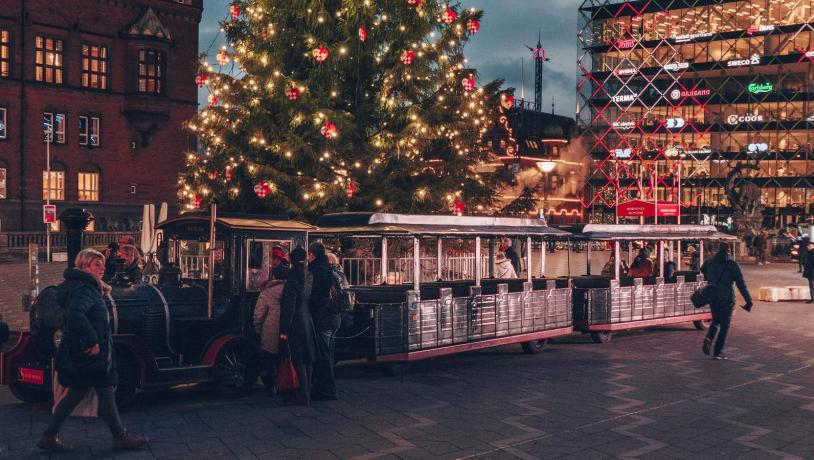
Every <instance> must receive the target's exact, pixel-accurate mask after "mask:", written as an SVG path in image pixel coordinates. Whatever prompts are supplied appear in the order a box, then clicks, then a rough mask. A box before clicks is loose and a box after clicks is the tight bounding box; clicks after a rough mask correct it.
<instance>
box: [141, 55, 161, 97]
mask: <svg viewBox="0 0 814 460" xmlns="http://www.w3.org/2000/svg"><path fill="white" fill-rule="evenodd" d="M138 90H139V92H140V93H151V94H163V93H164V53H162V52H161V51H156V50H139V52H138Z"/></svg>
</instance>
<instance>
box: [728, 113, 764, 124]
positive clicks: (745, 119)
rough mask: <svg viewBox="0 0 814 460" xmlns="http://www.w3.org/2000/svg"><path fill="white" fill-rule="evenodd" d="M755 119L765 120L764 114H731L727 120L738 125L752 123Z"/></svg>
mask: <svg viewBox="0 0 814 460" xmlns="http://www.w3.org/2000/svg"><path fill="white" fill-rule="evenodd" d="M755 121H763V115H734V114H733V115H730V116H728V117H726V122H727V123H729V124H730V125H737V124H738V123H751V122H755Z"/></svg>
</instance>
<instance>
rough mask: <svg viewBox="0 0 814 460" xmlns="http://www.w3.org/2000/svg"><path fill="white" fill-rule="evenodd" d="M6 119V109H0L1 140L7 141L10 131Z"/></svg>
mask: <svg viewBox="0 0 814 460" xmlns="http://www.w3.org/2000/svg"><path fill="white" fill-rule="evenodd" d="M6 119H7V111H6V109H5V108H4V107H0V139H6V138H7V137H8V131H7V129H6V126H7V125H6Z"/></svg>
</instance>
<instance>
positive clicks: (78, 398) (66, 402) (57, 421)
mask: <svg viewBox="0 0 814 460" xmlns="http://www.w3.org/2000/svg"><path fill="white" fill-rule="evenodd" d="M93 389H94V391H96V394H97V395H98V396H99V416H100V417H102V419H103V420H104V421H105V423H106V424H107V426H108V428H110V432H111V433H112V434H113V437H120V436H122V435H123V434H124V427H123V426H122V420H121V418H120V417H119V408H118V407H117V406H116V387H95V388H93ZM88 390H90V388H88V387H77V388H69V389H68V394H66V395H65V397H64V398H62V400H61V401H60V402H59V404H58V405H57V407H56V408H55V409H54V414H53V415H52V416H51V422H50V423H49V424H48V428H46V429H45V431H44V432H43V434H44V435H45V436H56V435H57V434H58V433H59V430H60V428H62V424H63V423H65V419H67V418H68V416H69V415H71V412H72V411H73V410H74V409H75V408H76V406H78V405H79V403H80V402H82V399H84V398H85V396H86V395H87V394H88Z"/></svg>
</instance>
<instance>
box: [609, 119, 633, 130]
mask: <svg viewBox="0 0 814 460" xmlns="http://www.w3.org/2000/svg"><path fill="white" fill-rule="evenodd" d="M611 126H613V129H621V130H625V131H628V130H631V129H633V128H634V127H635V126H636V122H635V121H614V122H613V123H612V124H611Z"/></svg>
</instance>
